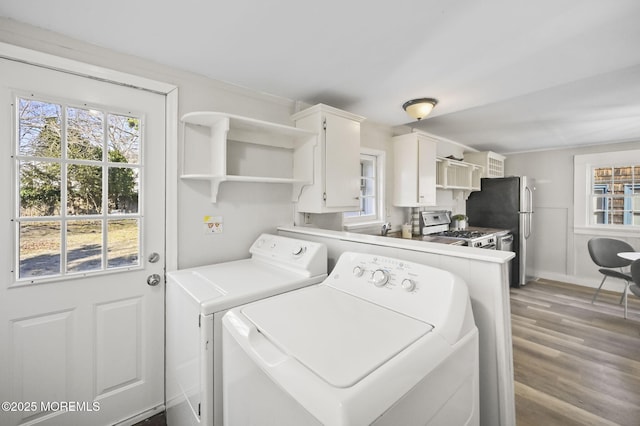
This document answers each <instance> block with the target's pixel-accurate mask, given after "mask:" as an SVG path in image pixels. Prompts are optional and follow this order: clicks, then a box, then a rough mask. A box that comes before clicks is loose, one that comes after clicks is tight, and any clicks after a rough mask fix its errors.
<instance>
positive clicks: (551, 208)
mask: <svg viewBox="0 0 640 426" xmlns="http://www.w3.org/2000/svg"><path fill="white" fill-rule="evenodd" d="M637 148H638V142H627V143H617V144H603V145H595V146H589V147H584V148H568V149H562V150H552V151H539V152H530V153H522V154H513V155H509V156H508V157H507V159H506V160H505V174H506V175H525V176H531V177H534V178H536V195H535V201H534V211H535V214H534V221H533V227H534V238H533V241H532V254H533V256H532V261H533V264H532V268H533V271H532V274H533V275H535V276H538V277H542V278H548V279H556V280H561V281H565V282H571V283H576V284H581V285H587V286H591V287H597V286H598V285H599V284H600V280H601V279H602V275H600V274H599V272H598V268H597V267H596V265H595V264H594V263H593V262H592V261H591V258H590V257H589V252H588V251H587V241H589V239H590V238H592V237H594V236H596V235H597V236H603V234H602V233H601V232H598V233H597V234H596V233H586V234H585V233H575V232H574V230H573V157H574V155H579V154H591V153H601V152H613V151H625V150H630V149H637ZM612 237H613V238H620V239H624V240H626V241H627V242H629V244H631V245H632V246H633V247H634V248H635V249H636V250H638V251H640V235H639V234H638V233H635V234H632V233H631V232H629V234H628V235H627V236H625V237H620V236H619V235H615V236H612ZM622 286H623V283H622V282H620V281H616V280H612V279H608V280H607V286H606V288H609V289H612V290H616V291H620V290H621V289H622V288H623V287H622Z"/></svg>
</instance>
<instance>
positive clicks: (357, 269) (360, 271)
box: [353, 266, 364, 278]
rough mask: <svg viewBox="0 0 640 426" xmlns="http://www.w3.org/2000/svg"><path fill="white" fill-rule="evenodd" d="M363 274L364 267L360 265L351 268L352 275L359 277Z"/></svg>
mask: <svg viewBox="0 0 640 426" xmlns="http://www.w3.org/2000/svg"><path fill="white" fill-rule="evenodd" d="M362 274H364V269H362V267H360V266H356V267H354V268H353V276H354V277H358V278H360V277H361V276H362Z"/></svg>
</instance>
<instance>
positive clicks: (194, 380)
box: [166, 234, 327, 426]
mask: <svg viewBox="0 0 640 426" xmlns="http://www.w3.org/2000/svg"><path fill="white" fill-rule="evenodd" d="M250 253H251V257H250V258H249V259H243V260H237V261H233V262H224V263H219V264H214V265H209V266H203V267H198V268H191V269H184V270H179V271H174V272H169V273H168V274H167V302H166V303H167V312H166V339H167V340H166V356H167V359H166V404H167V425H169V426H174V425H175V426H188V425H207V426H210V425H221V424H222V412H221V411H222V395H221V392H222V382H221V378H220V376H221V369H222V362H221V355H222V348H221V344H222V334H221V330H222V323H221V318H222V316H223V315H224V314H225V313H226V312H227V310H228V309H230V308H233V307H235V306H239V305H243V304H246V303H249V302H252V301H255V300H259V299H263V298H266V297H270V296H273V295H276V294H280V293H284V292H287V291H291V290H295V289H299V288H301V287H305V286H308V285H311V284H317V283H319V282H322V281H323V280H324V279H325V278H326V277H327V248H326V246H325V245H324V244H321V243H314V242H311V241H303V240H297V239H293V238H287V237H282V236H278V235H270V234H263V235H261V236H260V237H259V238H258V239H257V240H256V241H255V242H254V243H253V245H252V246H251V249H250Z"/></svg>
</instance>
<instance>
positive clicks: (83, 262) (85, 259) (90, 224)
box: [67, 220, 102, 272]
mask: <svg viewBox="0 0 640 426" xmlns="http://www.w3.org/2000/svg"><path fill="white" fill-rule="evenodd" d="M100 269H102V221H100V220H70V221H69V222H67V271H68V272H84V271H96V270H97V271H99V270H100Z"/></svg>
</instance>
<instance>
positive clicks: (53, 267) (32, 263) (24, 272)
mask: <svg viewBox="0 0 640 426" xmlns="http://www.w3.org/2000/svg"><path fill="white" fill-rule="evenodd" d="M60 241H61V240H60V223H59V222H45V221H42V222H22V223H20V226H19V256H18V259H19V263H20V267H19V278H34V277H43V276H48V275H59V274H60Z"/></svg>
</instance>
